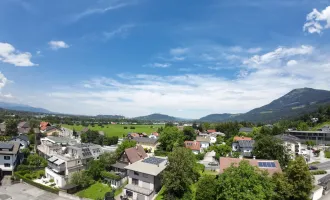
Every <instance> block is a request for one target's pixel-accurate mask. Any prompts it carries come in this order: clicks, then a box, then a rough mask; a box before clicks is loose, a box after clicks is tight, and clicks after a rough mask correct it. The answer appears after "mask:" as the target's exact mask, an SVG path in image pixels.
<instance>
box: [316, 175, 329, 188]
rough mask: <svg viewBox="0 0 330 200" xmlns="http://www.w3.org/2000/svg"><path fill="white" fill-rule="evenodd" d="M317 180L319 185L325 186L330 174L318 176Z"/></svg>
mask: <svg viewBox="0 0 330 200" xmlns="http://www.w3.org/2000/svg"><path fill="white" fill-rule="evenodd" d="M318 181H319V184H320V185H322V186H326V185H327V184H328V183H329V182H330V174H328V175H326V176H324V177H322V178H320V179H319V180H318Z"/></svg>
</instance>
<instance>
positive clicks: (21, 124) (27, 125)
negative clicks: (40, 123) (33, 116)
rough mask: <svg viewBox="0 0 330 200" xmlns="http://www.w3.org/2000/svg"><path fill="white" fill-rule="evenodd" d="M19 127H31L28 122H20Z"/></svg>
mask: <svg viewBox="0 0 330 200" xmlns="http://www.w3.org/2000/svg"><path fill="white" fill-rule="evenodd" d="M17 127H19V128H30V124H29V123H28V122H20V123H18V125H17Z"/></svg>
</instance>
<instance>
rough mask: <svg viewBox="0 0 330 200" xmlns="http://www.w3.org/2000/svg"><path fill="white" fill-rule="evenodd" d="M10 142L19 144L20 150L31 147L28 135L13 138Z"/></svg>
mask: <svg viewBox="0 0 330 200" xmlns="http://www.w3.org/2000/svg"><path fill="white" fill-rule="evenodd" d="M9 141H11V142H18V143H19V144H20V149H25V148H28V147H29V145H30V140H29V137H28V136H27V135H19V136H16V137H13V138H12V139H10V140H9Z"/></svg>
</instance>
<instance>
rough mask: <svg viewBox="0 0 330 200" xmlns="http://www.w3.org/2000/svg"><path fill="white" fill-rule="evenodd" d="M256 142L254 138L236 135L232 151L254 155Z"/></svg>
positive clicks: (249, 155) (243, 154)
mask: <svg viewBox="0 0 330 200" xmlns="http://www.w3.org/2000/svg"><path fill="white" fill-rule="evenodd" d="M254 142H255V141H254V140H252V138H247V137H238V136H235V137H234V141H233V143H232V151H234V152H241V155H242V156H243V157H252V151H253V145H254Z"/></svg>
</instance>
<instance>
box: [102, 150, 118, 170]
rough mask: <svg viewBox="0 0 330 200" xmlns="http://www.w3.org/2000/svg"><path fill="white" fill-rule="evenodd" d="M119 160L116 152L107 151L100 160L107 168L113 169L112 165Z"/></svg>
mask: <svg viewBox="0 0 330 200" xmlns="http://www.w3.org/2000/svg"><path fill="white" fill-rule="evenodd" d="M116 160H117V156H116V153H114V152H105V153H104V154H102V155H101V156H100V162H101V163H102V164H103V166H104V167H105V169H106V170H108V171H110V170H111V165H113V164H115V163H116Z"/></svg>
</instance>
